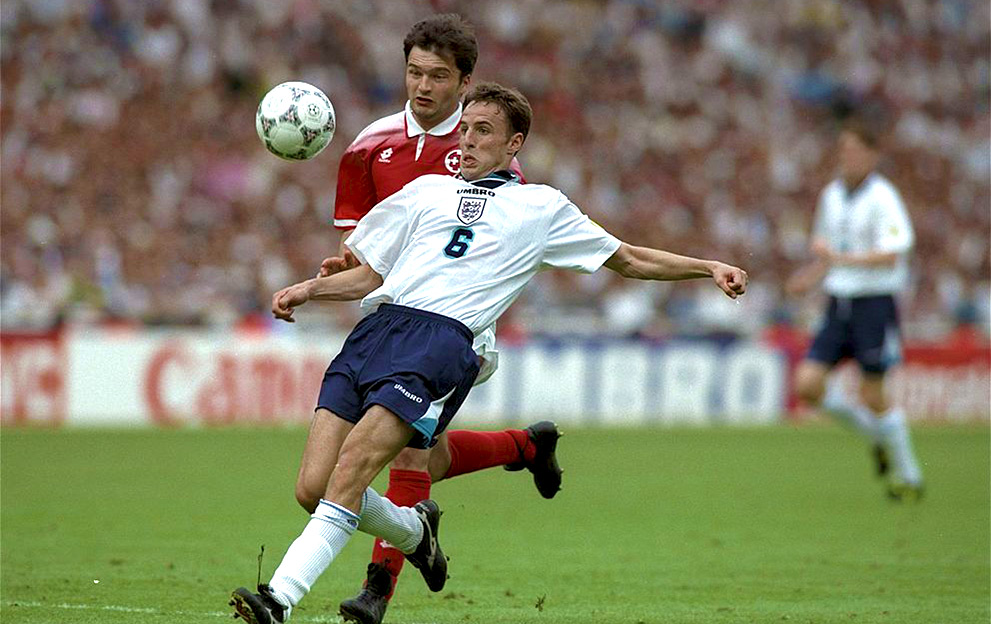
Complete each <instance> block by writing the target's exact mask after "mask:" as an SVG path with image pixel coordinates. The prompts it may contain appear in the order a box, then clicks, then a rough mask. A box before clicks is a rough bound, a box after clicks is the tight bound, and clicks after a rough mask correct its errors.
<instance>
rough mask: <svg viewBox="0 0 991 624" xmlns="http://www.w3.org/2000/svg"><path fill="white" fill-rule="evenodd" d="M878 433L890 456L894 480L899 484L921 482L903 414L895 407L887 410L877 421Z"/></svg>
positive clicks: (920, 470) (919, 470)
mask: <svg viewBox="0 0 991 624" xmlns="http://www.w3.org/2000/svg"><path fill="white" fill-rule="evenodd" d="M877 424H878V432H879V433H880V435H881V438H882V440H883V444H884V446H885V448H887V449H888V453H890V454H891V459H892V463H893V464H894V478H895V480H896V481H899V482H901V483H912V484H919V483H921V482H922V469H921V468H920V467H919V462H918V461H917V460H916V459H915V452H914V451H913V450H912V440H911V437H910V436H909V433H908V424H907V423H906V422H905V413H904V412H902V410H901V409H899V408H897V407H893V408H891V409H890V410H888V413H887V414H885V415H884V416H883V417H882V418H880V419H878V423H877Z"/></svg>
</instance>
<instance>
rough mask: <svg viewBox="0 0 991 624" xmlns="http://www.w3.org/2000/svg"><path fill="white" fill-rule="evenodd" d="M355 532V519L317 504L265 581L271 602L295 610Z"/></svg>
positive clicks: (334, 507)
mask: <svg viewBox="0 0 991 624" xmlns="http://www.w3.org/2000/svg"><path fill="white" fill-rule="evenodd" d="M356 528H358V516H356V515H355V514H354V513H352V512H351V511H350V510H348V509H346V508H344V507H341V506H340V505H337V504H335V503H332V502H330V501H326V500H321V501H320V504H319V505H317V509H316V511H314V512H313V515H312V516H310V521H309V522H308V523H306V528H304V529H303V532H302V533H301V534H300V535H299V537H297V538H296V540H295V541H294V542H293V543H292V544H291V545H290V546H289V550H287V551H286V554H285V556H284V557H282V563H280V564H279V567H278V568H277V569H276V570H275V574H273V575H272V580H271V581H269V585H270V586H271V587H272V594H273V595H274V596H275V599H276V600H277V601H278V602H279V603H281V604H282V605H283V606H288V607H289V608H292V607H294V606H296V605H297V604H298V603H299V601H300V600H301V599H302V598H303V596H305V595H306V593H307V592H309V591H310V587H312V586H313V583H314V582H316V580H317V579H318V578H319V577H320V575H321V574H323V571H324V570H326V569H327V566H329V565H330V562H331V561H333V560H334V557H336V556H337V555H338V554H339V553H340V552H341V550H343V548H344V545H345V544H347V543H348V540H349V539H351V535H352V534H353V533H354V531H355V529H356ZM286 614H287V615H288V612H287V613H286Z"/></svg>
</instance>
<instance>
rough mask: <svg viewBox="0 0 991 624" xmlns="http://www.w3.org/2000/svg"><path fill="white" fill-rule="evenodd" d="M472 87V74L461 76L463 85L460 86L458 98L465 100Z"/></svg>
mask: <svg viewBox="0 0 991 624" xmlns="http://www.w3.org/2000/svg"><path fill="white" fill-rule="evenodd" d="M470 85H471V74H463V75H462V76H461V85H460V86H458V97H459V98H462V99H463V98H464V96H465V93H467V92H468V87H469V86H470Z"/></svg>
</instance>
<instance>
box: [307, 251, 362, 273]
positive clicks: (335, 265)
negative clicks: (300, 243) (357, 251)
mask: <svg viewBox="0 0 991 624" xmlns="http://www.w3.org/2000/svg"><path fill="white" fill-rule="evenodd" d="M360 265H361V263H360V262H358V258H356V257H355V255H354V254H353V253H351V250H350V249H345V250H344V257H340V256H332V257H330V258H324V259H323V262H321V263H320V270H319V271H318V272H317V277H330V276H331V275H333V274H335V273H340V272H341V271H347V270H348V269H353V268H355V267H357V266H360Z"/></svg>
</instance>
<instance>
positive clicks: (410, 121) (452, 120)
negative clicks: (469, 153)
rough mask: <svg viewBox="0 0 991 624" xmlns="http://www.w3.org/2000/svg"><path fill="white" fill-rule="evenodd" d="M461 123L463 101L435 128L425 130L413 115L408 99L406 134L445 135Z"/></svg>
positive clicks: (411, 135)
mask: <svg viewBox="0 0 991 624" xmlns="http://www.w3.org/2000/svg"><path fill="white" fill-rule="evenodd" d="M459 123H461V102H458V108H457V109H456V110H455V111H454V112H453V113H451V116H450V117H448V118H447V119H445V120H444V121H442V122H440V123H439V124H437V125H436V126H434V127H433V128H431V129H429V130H424V129H423V128H421V127H420V124H419V123H417V121H416V117H414V116H413V110H412V109H411V108H410V105H409V100H406V136H407V137H409V138H413V137H415V136H420V135H421V134H429V135H432V136H445V135H448V134H451V133H452V132H454V130H455V129H456V128H457V127H458V124H459Z"/></svg>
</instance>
